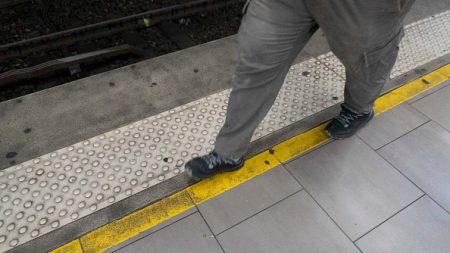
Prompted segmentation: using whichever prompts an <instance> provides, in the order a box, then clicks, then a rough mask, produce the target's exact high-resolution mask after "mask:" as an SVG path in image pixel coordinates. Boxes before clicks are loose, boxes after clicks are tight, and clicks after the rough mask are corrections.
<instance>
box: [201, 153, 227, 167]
mask: <svg viewBox="0 0 450 253" xmlns="http://www.w3.org/2000/svg"><path fill="white" fill-rule="evenodd" d="M202 159H203V160H204V161H205V162H206V164H208V167H209V169H212V168H214V167H216V166H217V165H219V164H221V163H229V161H227V160H225V159H223V158H222V157H220V156H219V155H218V154H217V153H215V152H211V153H209V154H207V155H205V156H203V157H202Z"/></svg>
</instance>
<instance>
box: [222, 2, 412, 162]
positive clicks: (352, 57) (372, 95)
mask: <svg viewBox="0 0 450 253" xmlns="http://www.w3.org/2000/svg"><path fill="white" fill-rule="evenodd" d="M413 1H414V0H248V2H247V4H246V6H245V7H244V11H245V15H244V17H243V20H242V23H241V27H240V29H239V32H238V41H239V47H240V49H239V50H240V51H239V60H238V64H237V67H236V70H235V73H234V75H233V78H232V91H231V95H230V99H229V102H228V109H227V116H226V120H225V124H224V126H223V127H222V129H221V130H220V132H219V134H218V136H217V138H216V143H215V151H216V152H217V153H218V154H219V155H221V156H222V157H225V158H228V159H237V158H239V157H242V156H243V155H244V153H245V152H246V150H247V148H248V146H249V143H250V140H251V137H252V135H253V132H254V131H255V129H256V127H257V126H258V124H259V123H260V122H261V121H262V120H263V118H264V117H265V115H266V114H267V113H268V111H269V110H270V108H271V106H272V104H273V103H274V101H275V99H276V97H277V95H278V92H279V90H280V88H281V86H282V84H283V81H284V78H285V76H286V74H287V72H288V71H289V68H290V66H291V64H292V62H293V60H294V59H295V58H296V56H297V55H298V53H299V52H300V51H301V50H302V48H303V47H304V46H305V44H306V43H307V42H308V40H309V39H310V38H311V36H312V35H313V33H314V32H315V31H316V30H317V29H318V28H319V27H321V28H322V30H323V32H324V34H325V36H326V38H327V40H328V43H329V45H330V48H331V50H332V52H333V53H334V54H335V55H336V56H337V57H338V58H339V60H340V61H341V62H342V63H343V65H344V66H345V70H346V84H345V92H344V104H343V106H345V107H346V108H347V109H349V110H350V111H353V112H357V113H364V112H369V111H370V110H371V109H372V107H373V104H374V101H375V99H376V98H377V97H378V96H379V95H380V92H381V89H382V88H383V85H384V84H385V83H386V81H387V80H388V78H389V75H390V72H391V70H392V67H393V65H394V63H395V60H396V58H397V52H398V44H399V43H400V40H401V38H402V36H403V19H404V16H405V14H406V13H407V11H408V10H409V9H410V7H411V5H412V3H413Z"/></svg>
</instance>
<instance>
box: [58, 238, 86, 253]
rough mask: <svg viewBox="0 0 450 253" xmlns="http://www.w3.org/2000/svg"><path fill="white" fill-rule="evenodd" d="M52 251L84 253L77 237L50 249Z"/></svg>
mask: <svg viewBox="0 0 450 253" xmlns="http://www.w3.org/2000/svg"><path fill="white" fill-rule="evenodd" d="M50 253H83V250H82V249H81V244H80V240H78V239H77V240H75V241H71V242H69V243H67V244H65V245H63V246H61V247H59V248H57V249H55V250H53V251H50Z"/></svg>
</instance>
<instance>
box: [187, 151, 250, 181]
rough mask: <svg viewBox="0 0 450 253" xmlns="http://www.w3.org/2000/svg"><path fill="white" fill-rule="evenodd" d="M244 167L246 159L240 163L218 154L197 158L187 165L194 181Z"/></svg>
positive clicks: (212, 153) (213, 153)
mask: <svg viewBox="0 0 450 253" xmlns="http://www.w3.org/2000/svg"><path fill="white" fill-rule="evenodd" d="M242 166H244V159H242V158H241V159H239V160H238V161H233V160H228V159H225V158H222V157H221V156H219V154H217V153H216V152H214V151H212V152H211V153H209V154H207V155H204V156H200V157H196V158H194V159H192V160H190V161H189V162H187V163H186V165H185V168H186V172H187V173H188V175H189V176H190V177H192V178H194V179H204V178H208V177H212V176H213V175H215V174H217V173H219V172H230V171H235V170H238V169H240V168H242Z"/></svg>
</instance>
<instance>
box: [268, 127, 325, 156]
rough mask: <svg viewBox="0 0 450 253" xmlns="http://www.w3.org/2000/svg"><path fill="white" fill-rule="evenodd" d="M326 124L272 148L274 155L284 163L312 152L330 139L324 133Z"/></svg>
mask: <svg viewBox="0 0 450 253" xmlns="http://www.w3.org/2000/svg"><path fill="white" fill-rule="evenodd" d="M325 126H326V124H321V125H319V126H317V127H315V128H313V129H311V130H308V131H306V132H304V133H302V134H300V135H297V136H294V137H292V138H290V139H288V140H286V141H284V142H282V143H280V144H278V145H276V146H274V147H273V148H272V150H273V155H274V156H275V157H276V158H277V159H278V160H279V161H280V162H281V163H284V162H286V161H288V160H290V159H292V158H294V157H296V156H297V155H300V154H302V153H304V152H305V151H308V150H311V149H313V148H315V147H317V146H319V145H321V144H323V143H325V142H326V141H328V140H329V139H330V137H328V135H327V134H326V133H325V132H324V129H325Z"/></svg>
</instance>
